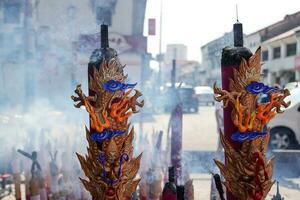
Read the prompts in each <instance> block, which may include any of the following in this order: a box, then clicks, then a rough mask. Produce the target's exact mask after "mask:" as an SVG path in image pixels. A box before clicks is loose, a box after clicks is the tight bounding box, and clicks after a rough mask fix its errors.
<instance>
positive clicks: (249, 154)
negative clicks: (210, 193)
mask: <svg viewBox="0 0 300 200" xmlns="http://www.w3.org/2000/svg"><path fill="white" fill-rule="evenodd" d="M260 72H261V49H260V48H258V50H257V51H256V52H255V54H254V55H253V56H252V57H250V58H249V59H248V60H246V59H243V58H242V60H241V63H240V65H239V68H238V69H233V78H232V79H230V82H229V91H226V90H222V89H220V88H218V87H217V86H216V84H215V85H214V92H215V95H216V96H215V99H216V100H217V101H223V104H224V107H227V106H228V105H231V106H232V108H233V110H232V115H231V118H232V121H233V124H234V125H235V126H236V127H237V129H238V132H237V133H236V134H237V135H238V137H237V138H238V139H237V140H239V141H240V142H241V143H242V146H241V149H239V150H236V149H234V148H233V147H232V145H231V143H230V141H229V140H228V139H226V138H225V137H224V135H223V134H221V142H222V144H223V147H224V150H225V159H226V161H225V162H226V164H223V163H221V162H220V161H218V160H215V163H216V165H217V166H218V167H219V169H220V171H221V173H222V175H223V176H224V178H225V182H224V185H225V186H226V188H227V189H228V190H229V191H230V192H231V193H232V194H233V195H234V196H235V197H237V198H238V199H241V200H262V199H265V198H266V195H267V194H268V192H269V191H270V189H271V187H272V185H273V183H274V182H273V181H272V171H273V159H274V158H271V159H270V160H267V158H266V152H267V149H268V144H269V137H270V134H269V130H267V129H266V128H265V125H266V124H267V123H268V122H269V121H270V120H271V119H272V118H274V117H275V115H276V114H277V113H281V112H283V110H282V108H283V107H285V108H286V107H288V106H289V103H287V102H285V101H284V99H285V97H286V96H288V95H290V93H289V91H288V90H286V89H285V90H279V89H278V88H273V87H269V86H265V85H264V84H263V83H259V81H260V78H261V74H260ZM262 93H264V94H266V95H268V99H269V100H268V102H266V103H259V102H258V99H259V97H260V95H261V94H262ZM231 139H233V140H234V139H236V138H233V137H232V138H231Z"/></svg>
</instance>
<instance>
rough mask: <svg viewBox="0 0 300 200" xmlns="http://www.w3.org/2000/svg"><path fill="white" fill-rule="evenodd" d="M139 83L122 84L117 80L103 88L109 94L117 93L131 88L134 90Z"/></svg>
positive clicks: (105, 84) (104, 85) (107, 83)
mask: <svg viewBox="0 0 300 200" xmlns="http://www.w3.org/2000/svg"><path fill="white" fill-rule="evenodd" d="M136 85H137V83H122V82H120V81H116V80H109V81H107V82H106V83H104V84H103V88H104V89H105V90H106V91H109V92H115V91H118V90H126V89H130V88H134V87H135V86H136Z"/></svg>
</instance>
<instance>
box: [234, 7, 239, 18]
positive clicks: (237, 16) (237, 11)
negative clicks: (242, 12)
mask: <svg viewBox="0 0 300 200" xmlns="http://www.w3.org/2000/svg"><path fill="white" fill-rule="evenodd" d="M235 11H236V21H237V22H239V9H238V4H236V5H235Z"/></svg>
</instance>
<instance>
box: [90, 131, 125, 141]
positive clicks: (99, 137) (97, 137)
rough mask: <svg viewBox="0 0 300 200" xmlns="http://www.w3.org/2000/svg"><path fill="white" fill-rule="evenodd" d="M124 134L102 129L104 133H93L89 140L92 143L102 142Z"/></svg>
mask: <svg viewBox="0 0 300 200" xmlns="http://www.w3.org/2000/svg"><path fill="white" fill-rule="evenodd" d="M125 132H126V131H119V130H109V129H104V131H102V132H101V133H99V132H94V133H93V134H92V135H91V138H92V140H93V141H96V142H103V141H104V140H106V139H111V138H113V137H116V136H120V135H123V134H124V133H125Z"/></svg>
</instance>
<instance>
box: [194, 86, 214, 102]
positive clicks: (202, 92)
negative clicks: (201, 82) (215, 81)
mask: <svg viewBox="0 0 300 200" xmlns="http://www.w3.org/2000/svg"><path fill="white" fill-rule="evenodd" d="M195 93H196V96H197V98H198V101H199V104H200V105H214V103H215V99H214V91H213V89H212V88H211V87H209V86H197V87H195Z"/></svg>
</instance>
